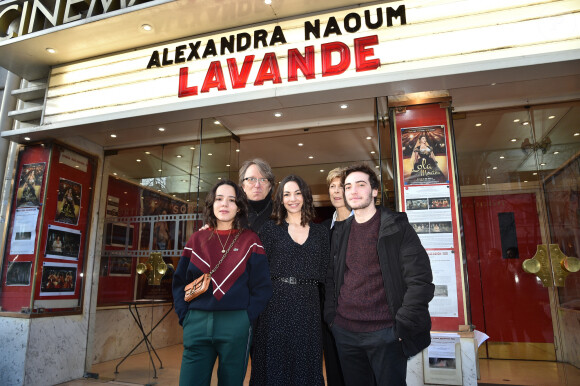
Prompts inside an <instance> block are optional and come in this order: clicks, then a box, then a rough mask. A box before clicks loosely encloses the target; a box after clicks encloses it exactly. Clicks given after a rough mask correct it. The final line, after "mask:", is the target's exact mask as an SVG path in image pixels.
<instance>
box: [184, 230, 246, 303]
mask: <svg viewBox="0 0 580 386" xmlns="http://www.w3.org/2000/svg"><path fill="white" fill-rule="evenodd" d="M242 232H243V230H240V231H239V232H238V233H237V234H236V237H234V240H233V241H232V243H231V244H230V247H229V248H228V250H227V251H226V253H224V255H223V256H222V258H221V259H220V261H219V262H218V263H217V264H216V266H215V267H214V268H213V269H212V270H211V271H210V272H209V273H204V274H203V275H201V276H200V277H198V278H197V279H195V280H194V281H192V282H191V283H189V284H188V285H186V286H185V288H184V289H183V290H184V291H185V297H184V299H185V301H186V302H190V301H192V300H193V299H195V298H196V297H198V296H199V295H201V294H202V293H204V292H205V291H207V289H208V288H209V283H210V282H211V275H213V273H214V272H215V271H216V270H217V269H218V268H219V266H220V264H221V263H222V261H224V259H225V258H226V256H227V254H228V253H229V251H230V249H232V247H233V246H234V243H235V242H236V240H237V239H238V237H239V236H240V234H241V233H242Z"/></svg>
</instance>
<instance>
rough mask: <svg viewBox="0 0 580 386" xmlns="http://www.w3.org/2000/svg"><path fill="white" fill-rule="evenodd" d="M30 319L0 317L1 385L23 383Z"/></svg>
mask: <svg viewBox="0 0 580 386" xmlns="http://www.w3.org/2000/svg"><path fill="white" fill-rule="evenodd" d="M29 325H30V319H21V318H7V317H0V342H2V343H1V345H2V350H0V385H22V384H23V382H24V364H25V363H26V347H27V345H28V327H29Z"/></svg>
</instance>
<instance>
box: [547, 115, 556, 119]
mask: <svg viewBox="0 0 580 386" xmlns="http://www.w3.org/2000/svg"><path fill="white" fill-rule="evenodd" d="M554 118H556V116H555V115H550V116H549V117H548V119H554Z"/></svg>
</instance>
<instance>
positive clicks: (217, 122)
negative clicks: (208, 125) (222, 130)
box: [213, 121, 222, 125]
mask: <svg viewBox="0 0 580 386" xmlns="http://www.w3.org/2000/svg"><path fill="white" fill-rule="evenodd" d="M213 124H214V125H221V124H222V123H221V122H220V121H214V122H213Z"/></svg>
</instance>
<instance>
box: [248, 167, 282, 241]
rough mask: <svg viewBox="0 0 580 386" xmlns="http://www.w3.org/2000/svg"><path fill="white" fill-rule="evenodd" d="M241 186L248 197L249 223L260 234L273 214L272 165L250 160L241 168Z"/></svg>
mask: <svg viewBox="0 0 580 386" xmlns="http://www.w3.org/2000/svg"><path fill="white" fill-rule="evenodd" d="M240 186H241V187H242V189H244V192H246V196H248V203H249V204H250V207H249V208H248V209H249V211H248V221H249V223H250V228H251V229H252V230H253V231H254V232H256V233H259V232H260V229H262V225H264V223H265V222H266V221H267V220H268V219H269V218H270V215H271V214H272V189H273V186H274V173H272V168H271V167H270V165H269V164H268V163H267V162H266V161H264V160H263V159H260V158H254V159H252V160H248V161H246V162H244V163H243V164H242V167H241V168H240Z"/></svg>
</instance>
